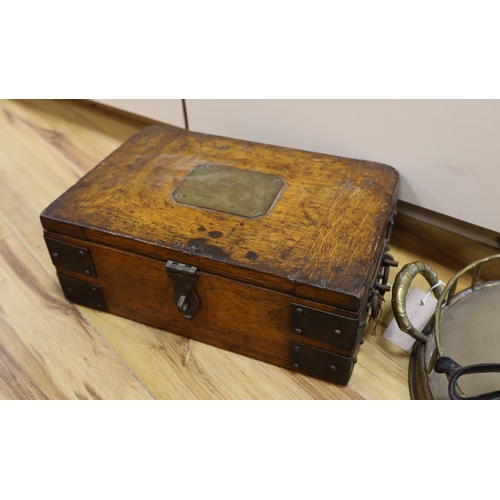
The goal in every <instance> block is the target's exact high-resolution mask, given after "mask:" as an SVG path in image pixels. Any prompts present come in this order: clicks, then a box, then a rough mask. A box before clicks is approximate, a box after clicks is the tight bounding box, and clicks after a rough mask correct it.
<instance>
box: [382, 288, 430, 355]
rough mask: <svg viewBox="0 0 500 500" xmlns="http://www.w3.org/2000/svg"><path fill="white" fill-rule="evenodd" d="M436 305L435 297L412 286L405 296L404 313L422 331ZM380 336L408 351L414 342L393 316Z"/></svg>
mask: <svg viewBox="0 0 500 500" xmlns="http://www.w3.org/2000/svg"><path fill="white" fill-rule="evenodd" d="M426 296H427V297H426ZM422 299H424V303H423V304H422V303H421V300H422ZM436 305H437V299H436V298H435V297H434V295H428V294H427V293H425V292H423V291H422V290H419V289H418V288H414V289H413V290H412V291H411V292H410V293H409V294H408V296H407V298H406V314H408V318H409V319H410V321H411V323H412V325H413V326H414V327H415V328H416V329H417V330H420V331H422V329H423V328H424V326H425V325H426V324H427V323H428V322H429V320H430V319H431V317H432V315H433V314H434V312H435V311H436ZM382 338H383V339H385V340H388V341H389V342H391V343H392V344H394V345H397V346H398V347H400V348H401V349H404V350H405V351H406V352H409V351H410V349H411V348H412V347H413V344H414V343H415V339H414V338H413V337H410V335H408V334H407V333H405V332H402V331H401V330H400V329H399V327H398V324H397V323H396V318H393V320H392V321H391V322H390V324H389V326H388V327H387V329H386V330H385V332H384V333H383V334H382Z"/></svg>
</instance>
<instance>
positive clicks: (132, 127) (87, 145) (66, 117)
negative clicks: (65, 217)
mask: <svg viewBox="0 0 500 500" xmlns="http://www.w3.org/2000/svg"><path fill="white" fill-rule="evenodd" d="M3 108H4V113H5V114H6V115H7V116H8V117H9V118H10V119H11V121H18V122H22V123H23V124H25V125H26V126H27V127H29V128H30V129H31V130H32V131H33V132H35V133H36V134H37V135H39V136H40V137H41V138H42V139H44V140H45V141H46V142H47V143H49V144H50V145H51V146H52V147H53V148H54V150H56V151H58V152H59V153H61V154H62V155H63V156H65V157H66V158H67V159H68V160H69V161H71V162H72V163H73V164H74V165H76V166H77V167H78V168H79V169H80V171H81V173H86V172H88V171H89V170H91V169H92V168H94V167H95V166H96V165H97V163H99V162H100V161H101V160H102V159H104V158H105V157H106V156H108V155H109V154H110V153H112V152H113V151H114V150H115V149H116V148H117V147H118V146H119V145H120V144H122V143H123V142H124V141H125V140H126V139H127V138H128V137H130V136H131V135H133V134H134V133H135V132H136V131H137V130H138V129H139V128H140V127H142V126H144V125H145V123H144V122H141V121H139V120H138V121H133V120H130V122H129V121H124V120H123V119H121V117H119V116H118V115H116V114H115V113H112V112H111V111H107V110H105V109H102V108H99V107H97V106H96V105H95V104H93V103H91V102H85V101H83V102H75V101H53V100H38V101H36V100H35V101H8V102H4V104H3Z"/></svg>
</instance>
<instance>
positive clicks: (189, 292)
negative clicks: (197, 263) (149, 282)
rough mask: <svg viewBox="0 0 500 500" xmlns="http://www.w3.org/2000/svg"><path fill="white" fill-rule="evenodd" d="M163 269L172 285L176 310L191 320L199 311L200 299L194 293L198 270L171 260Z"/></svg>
mask: <svg viewBox="0 0 500 500" xmlns="http://www.w3.org/2000/svg"><path fill="white" fill-rule="evenodd" d="M165 267H166V269H167V276H168V277H169V278H170V279H171V280H172V283H173V284H174V302H175V305H176V307H177V310H178V311H179V312H180V313H182V314H183V315H184V317H185V318H186V319H193V316H194V315H195V314H196V313H197V312H198V311H199V310H200V299H199V298H198V295H196V292H195V291H194V285H195V284H196V281H197V279H198V278H197V277H196V275H197V273H198V268H197V267H194V266H187V265H186V264H182V263H180V262H174V261H173V260H168V261H167V263H166V264H165Z"/></svg>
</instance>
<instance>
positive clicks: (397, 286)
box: [392, 262, 441, 342]
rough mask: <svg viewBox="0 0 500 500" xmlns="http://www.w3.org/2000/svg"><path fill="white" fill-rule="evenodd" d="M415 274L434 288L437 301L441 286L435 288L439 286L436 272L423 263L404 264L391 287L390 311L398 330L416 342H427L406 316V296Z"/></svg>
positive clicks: (426, 337) (426, 338) (427, 338)
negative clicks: (392, 313)
mask: <svg viewBox="0 0 500 500" xmlns="http://www.w3.org/2000/svg"><path fill="white" fill-rule="evenodd" d="M417 274H421V275H422V276H423V277H424V278H425V279H426V280H427V281H428V283H429V285H431V287H436V288H434V290H433V292H434V295H435V296H436V298H438V299H439V297H440V295H441V286H437V285H438V284H439V278H438V275H437V273H436V271H434V269H432V268H431V267H430V266H428V265H427V264H425V263H424V262H410V264H406V265H405V266H404V267H403V268H402V269H401V271H399V273H398V274H397V275H396V279H395V280H394V285H393V286H392V310H393V312H394V317H395V318H396V322H397V324H398V326H399V328H400V330H402V331H403V332H406V333H407V334H408V335H411V336H412V337H413V338H414V339H416V340H422V341H424V342H427V340H429V337H428V336H427V335H424V334H423V333H422V332H420V331H419V330H417V329H416V328H415V327H414V326H413V325H412V324H411V321H410V319H409V318H408V315H407V314H406V296H407V295H408V290H409V288H410V285H411V283H412V281H413V279H414V278H415V276H417Z"/></svg>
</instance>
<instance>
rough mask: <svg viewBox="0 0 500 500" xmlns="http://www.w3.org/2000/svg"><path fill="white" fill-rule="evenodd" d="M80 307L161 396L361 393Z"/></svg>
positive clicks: (278, 396) (271, 396)
mask: <svg viewBox="0 0 500 500" xmlns="http://www.w3.org/2000/svg"><path fill="white" fill-rule="evenodd" d="M78 307H79V309H80V311H81V312H82V314H84V315H85V317H86V318H87V319H88V321H89V322H90V323H91V324H92V325H94V326H95V327H96V328H97V330H98V331H99V332H100V333H101V334H102V335H103V336H104V337H105V338H106V340H107V341H108V342H109V344H110V345H111V346H113V349H115V350H116V352H118V353H119V355H120V357H121V358H122V359H123V360H124V361H125V363H126V364H127V365H128V366H130V368H131V369H132V370H133V371H134V373H135V374H136V375H137V376H138V377H139V379H140V380H141V381H142V382H143V383H144V385H145V386H146V387H148V389H149V390H150V391H151V393H152V394H153V395H154V396H155V398H157V399H278V400H287V399H361V398H360V396H359V395H358V394H356V393H355V392H354V391H352V390H351V389H350V388H349V387H340V386H337V385H334V384H330V383H328V382H324V381H322V380H318V379H313V378H311V377H306V376H304V375H301V374H298V373H294V372H291V371H289V370H285V369H283V368H279V367H277V366H273V365H269V364H267V363H262V362H259V361H256V360H253V359H250V358H247V357H245V356H240V355H238V354H234V353H231V352H228V351H225V350H222V349H217V348H216V347H212V346H208V345H205V344H202V343H200V342H196V341H194V340H190V339H186V338H184V337H181V336H179V335H174V334H172V333H168V332H164V331H162V330H158V329H156V328H151V327H147V326H145V325H141V324H138V323H135V322H132V321H129V320H126V319H123V318H120V317H118V316H111V315H103V314H101V313H99V312H98V311H94V310H92V309H88V308H86V307H80V306H78Z"/></svg>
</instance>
